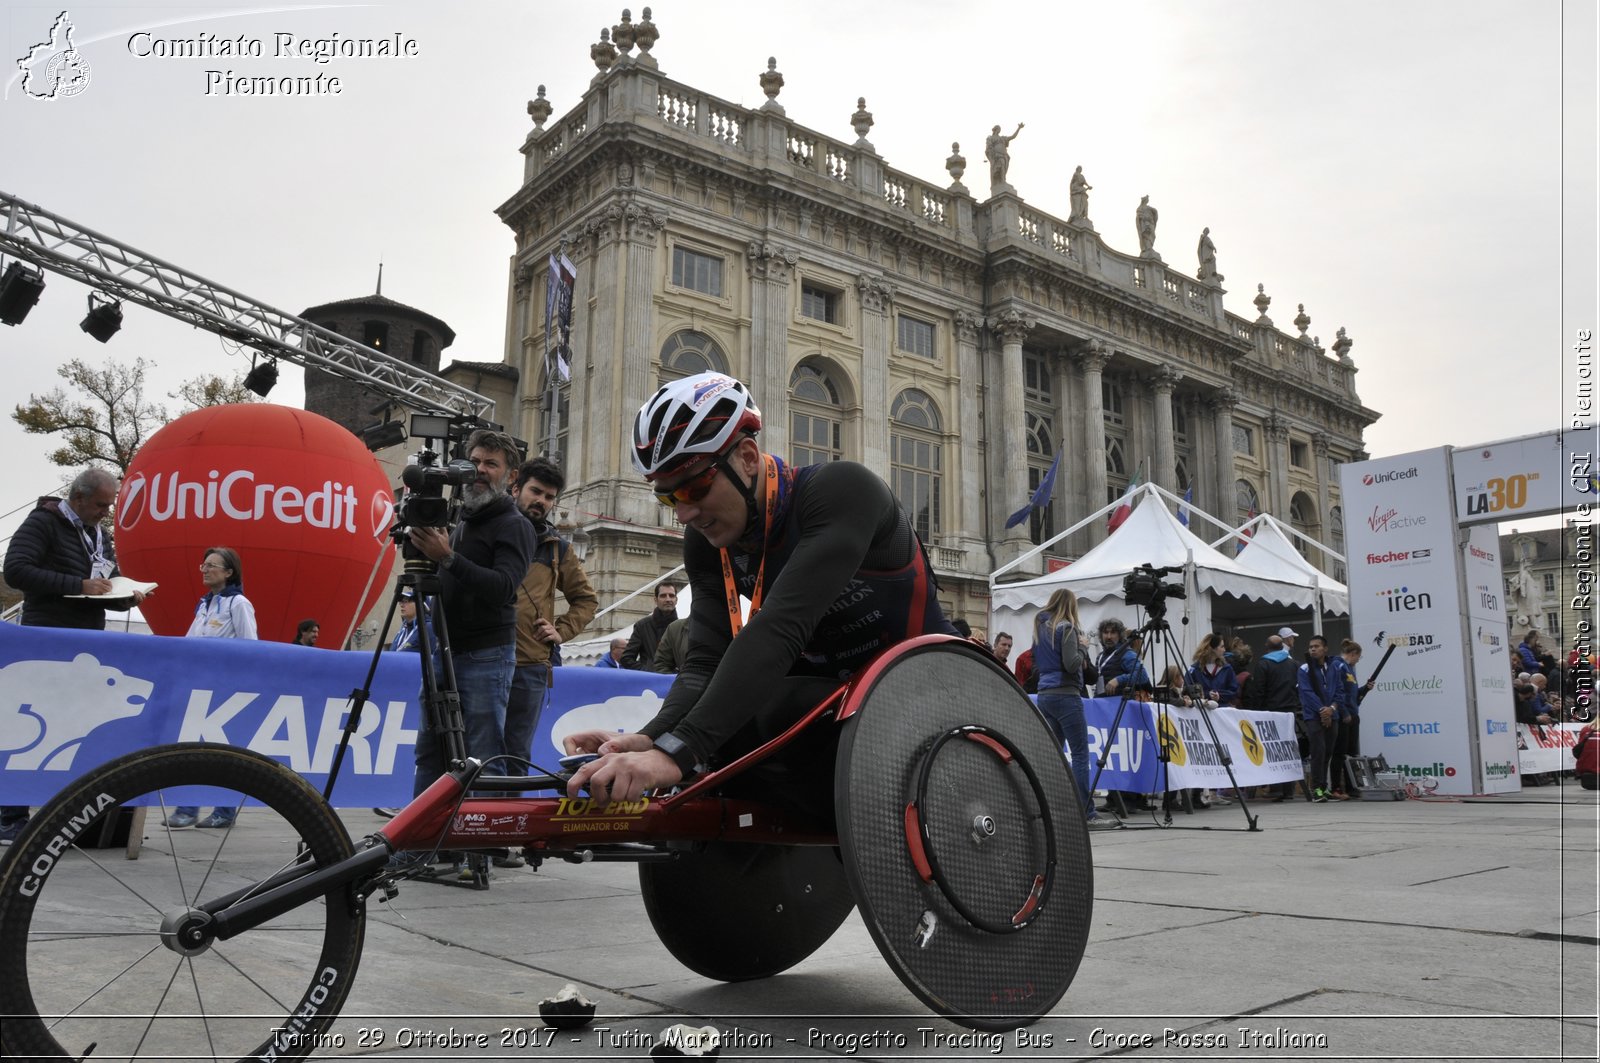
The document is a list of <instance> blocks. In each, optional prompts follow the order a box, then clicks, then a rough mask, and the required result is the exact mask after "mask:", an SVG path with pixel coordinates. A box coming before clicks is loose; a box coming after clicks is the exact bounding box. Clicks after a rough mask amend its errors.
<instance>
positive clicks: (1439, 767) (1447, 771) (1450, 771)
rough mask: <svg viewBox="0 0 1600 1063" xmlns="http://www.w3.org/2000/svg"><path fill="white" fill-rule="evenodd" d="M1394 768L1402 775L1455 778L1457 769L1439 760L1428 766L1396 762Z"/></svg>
mask: <svg viewBox="0 0 1600 1063" xmlns="http://www.w3.org/2000/svg"><path fill="white" fill-rule="evenodd" d="M1394 770H1395V771H1397V772H1399V773H1400V774H1401V775H1413V776H1425V777H1429V778H1442V779H1453V778H1455V777H1456V769H1455V768H1453V767H1451V766H1450V765H1448V764H1441V763H1439V762H1438V761H1437V760H1436V761H1434V762H1433V763H1432V764H1429V765H1428V766H1427V767H1424V768H1419V767H1417V766H1416V765H1414V764H1396V765H1395V766H1394Z"/></svg>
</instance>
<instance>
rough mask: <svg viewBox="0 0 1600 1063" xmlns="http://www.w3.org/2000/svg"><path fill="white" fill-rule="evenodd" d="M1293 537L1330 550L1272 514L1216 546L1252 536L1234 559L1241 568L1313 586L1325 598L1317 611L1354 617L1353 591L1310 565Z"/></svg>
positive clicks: (1260, 517) (1252, 519)
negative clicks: (1291, 539)
mask: <svg viewBox="0 0 1600 1063" xmlns="http://www.w3.org/2000/svg"><path fill="white" fill-rule="evenodd" d="M1291 534H1293V535H1296V536H1298V537H1299V538H1301V539H1303V540H1305V541H1306V542H1307V543H1308V544H1310V545H1311V546H1313V547H1318V548H1321V549H1323V550H1326V548H1325V547H1322V545H1321V544H1320V543H1318V542H1317V541H1316V540H1314V539H1312V538H1310V537H1309V536H1306V535H1301V534H1300V533H1299V532H1297V531H1293V529H1289V528H1285V527H1284V526H1283V524H1282V523H1281V522H1280V521H1279V520H1278V519H1277V518H1276V517H1274V516H1272V515H1271V514H1270V513H1262V514H1260V515H1259V516H1256V517H1253V518H1251V519H1250V520H1249V521H1246V522H1245V523H1244V524H1242V525H1240V526H1239V527H1238V528H1235V529H1234V530H1233V532H1231V533H1230V534H1228V535H1225V536H1223V537H1222V538H1221V539H1218V540H1217V541H1216V542H1214V543H1212V544H1211V545H1212V546H1214V547H1215V546H1220V545H1222V544H1223V543H1226V542H1228V541H1229V540H1236V539H1237V538H1239V537H1240V536H1243V535H1249V540H1248V542H1247V543H1246V545H1245V547H1244V549H1243V550H1240V551H1239V554H1238V556H1237V557H1235V558H1234V560H1235V561H1237V562H1238V563H1239V564H1240V565H1242V566H1244V567H1245V568H1247V569H1249V570H1250V571H1251V572H1255V573H1258V574H1259V575H1263V576H1271V577H1272V578H1274V579H1281V580H1289V581H1292V582H1297V583H1309V584H1310V585H1311V587H1312V588H1313V589H1314V590H1315V591H1316V592H1317V593H1318V594H1319V595H1320V596H1321V599H1322V600H1321V603H1320V604H1319V605H1318V606H1317V607H1316V610H1317V614H1318V615H1319V616H1320V615H1322V614H1323V613H1338V614H1340V615H1345V616H1347V615H1349V613H1350V588H1348V587H1346V586H1345V585H1344V584H1343V583H1340V582H1339V581H1338V580H1336V579H1334V578H1333V577H1332V576H1330V575H1328V574H1327V573H1326V572H1323V571H1322V570H1321V569H1319V568H1317V566H1315V565H1313V564H1312V563H1311V562H1309V561H1307V560H1306V559H1305V558H1304V557H1302V556H1301V554H1300V551H1299V550H1296V549H1295V547H1294V543H1293V542H1291V541H1290V539H1289V536H1290V535H1291Z"/></svg>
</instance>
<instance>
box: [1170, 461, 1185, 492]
mask: <svg viewBox="0 0 1600 1063" xmlns="http://www.w3.org/2000/svg"><path fill="white" fill-rule="evenodd" d="M1173 483H1175V484H1177V485H1178V494H1180V495H1181V494H1183V493H1184V492H1185V491H1187V490H1189V462H1188V461H1187V460H1186V459H1184V458H1179V459H1178V464H1177V467H1176V468H1174V469H1173Z"/></svg>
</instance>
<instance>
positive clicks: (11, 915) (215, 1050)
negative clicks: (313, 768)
mask: <svg viewBox="0 0 1600 1063" xmlns="http://www.w3.org/2000/svg"><path fill="white" fill-rule="evenodd" d="M194 804H202V805H211V804H219V805H222V806H224V807H228V806H241V807H240V810H239V813H238V817H237V819H236V820H235V822H234V825H233V826H232V827H230V828H228V829H225V830H216V829H212V830H196V829H192V828H191V829H187V830H175V829H170V828H168V827H167V826H166V820H167V817H168V816H169V815H170V814H171V813H172V812H173V810H174V809H175V808H176V807H177V806H178V805H194ZM124 806H134V807H142V809H143V816H144V818H143V825H142V829H141V834H142V838H143V841H142V845H141V847H140V849H139V852H138V857H137V859H129V858H128V857H127V855H126V854H125V851H124V849H123V848H122V847H121V845H120V844H119V847H118V848H114V849H112V848H93V847H91V846H92V845H93V844H94V843H95V842H96V841H97V840H103V839H104V838H105V836H106V835H107V834H108V833H110V831H108V830H106V829H105V827H106V825H107V824H108V823H110V824H113V825H114V824H115V822H116V821H117V820H118V819H120V820H121V821H122V822H123V823H127V821H128V820H130V819H135V817H134V814H133V813H130V812H126V811H123V808H124ZM135 822H137V820H136V819H135ZM351 852H352V848H351V844H350V838H349V835H348V833H347V832H346V831H345V829H344V826H343V824H341V823H340V822H339V819H338V817H337V816H336V815H335V814H334V812H333V810H332V809H331V808H329V807H328V805H327V803H326V802H324V801H323V800H322V797H321V795H320V794H318V793H317V792H316V791H315V790H313V789H312V788H311V787H310V786H309V785H308V784H307V783H306V782H305V780H303V779H301V778H300V777H299V776H298V775H296V774H295V773H293V772H292V771H290V770H288V769H287V768H285V767H283V766H281V765H279V764H278V763H276V762H275V761H272V760H270V759H268V758H266V757H263V756H260V755H259V754H255V753H251V752H249V751H248V750H242V749H233V748H229V747H226V746H213V745H176V746H162V747H158V748H155V749H149V750H143V751H140V752H137V753H132V754H130V755H128V756H126V757H122V758H120V759H118V760H115V761H112V762H110V763H109V764H106V765H103V766H101V767H99V768H96V769H94V770H92V771H90V772H89V773H88V774H86V775H85V776H83V777H82V778H80V779H78V780H76V781H75V782H73V783H72V784H71V785H70V786H69V787H68V788H67V789H66V790H64V791H62V793H61V794H59V795H57V796H56V798H55V799H54V800H52V801H51V802H50V803H49V804H47V805H45V806H44V807H43V808H41V809H40V810H39V811H38V812H37V813H36V814H35V815H34V817H33V819H32V820H31V821H30V822H29V824H28V827H27V829H26V831H25V832H24V833H23V835H22V836H21V837H20V838H19V839H18V840H17V841H16V843H15V844H13V845H12V846H11V848H10V851H9V852H8V853H7V854H6V856H5V858H4V862H3V863H0V1013H3V1014H5V1015H6V1020H5V1023H4V1028H3V1033H0V1041H3V1047H4V1049H5V1052H6V1054H7V1055H8V1056H10V1057H11V1058H21V1059H46V1058H49V1059H78V1058H80V1057H82V1056H84V1055H86V1054H88V1053H89V1052H90V1051H91V1050H92V1058H93V1059H94V1060H95V1061H96V1063H98V1061H100V1060H105V1059H111V1060H118V1059H121V1060H132V1059H143V1060H149V1059H178V1058H184V1059H210V1060H235V1059H245V1058H257V1057H267V1058H274V1059H284V1060H292V1059H301V1058H303V1057H304V1056H305V1055H306V1054H307V1053H308V1052H310V1051H312V1050H314V1049H316V1048H318V1047H319V1044H318V1037H319V1035H320V1034H321V1033H322V1032H323V1031H325V1030H326V1029H327V1027H328V1026H329V1024H331V1023H332V1021H333V1020H334V1018H335V1017H336V1016H337V1015H338V1012H339V1007H340V1005H342V1004H343V1002H344V999H345V997H346V995H347V994H348V993H349V990H350V985H351V982H352V980H353V979H354V977H355V972H356V965H357V962H358V960H359V958H360V954H361V943H362V937H363V932H364V928H365V919H364V911H363V909H362V908H361V906H360V904H359V902H358V901H356V900H355V899H354V898H353V897H352V896H351V895H350V894H349V893H348V892H345V891H339V892H337V893H335V894H334V895H331V896H329V897H326V898H323V899H320V900H317V901H314V902H312V903H309V904H306V905H303V906H301V907H300V908H297V909H295V910H293V911H290V912H288V913H286V914H284V915H282V916H279V917H277V918H275V919H272V920H269V921H268V922H266V923H263V924H262V925H261V926H259V927H257V928H255V929H253V930H249V931H246V932H244V933H242V934H240V935H239V936H237V937H234V938H231V939H229V940H226V941H223V940H207V939H206V935H205V933H204V929H203V928H204V925H205V917H204V914H203V913H201V912H200V911H199V910H198V908H197V906H198V905H199V904H200V903H202V902H204V901H207V900H210V899H214V898H218V897H222V896H224V895H227V894H230V893H235V892H237V891H239V890H241V889H243V888H245V887H248V886H250V885H251V884H253V883H256V882H259V881H261V880H263V879H266V878H267V877H269V876H270V875H272V874H274V873H276V872H278V871H280V870H282V869H284V868H287V867H289V866H290V865H292V864H294V863H296V862H303V861H307V860H309V861H312V862H314V863H315V864H316V865H317V866H325V865H328V864H332V863H335V862H336V861H338V860H340V859H343V858H344V857H346V856H349V855H350V854H351Z"/></svg>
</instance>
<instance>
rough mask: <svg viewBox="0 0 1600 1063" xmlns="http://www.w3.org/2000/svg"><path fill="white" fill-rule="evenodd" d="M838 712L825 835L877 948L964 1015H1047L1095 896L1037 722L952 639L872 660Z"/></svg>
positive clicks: (1078, 948) (936, 1002) (918, 986)
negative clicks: (837, 850)
mask: <svg viewBox="0 0 1600 1063" xmlns="http://www.w3.org/2000/svg"><path fill="white" fill-rule="evenodd" d="M852 708H853V711H851V709H852ZM846 715H847V719H846V720H845V723H844V733H843V734H842V735H841V736H840V743H839V766H838V772H837V775H836V787H837V789H836V800H837V804H838V815H839V842H840V846H841V848H842V850H843V852H844V856H845V874H846V875H847V876H848V878H849V880H850V885H851V888H852V890H853V891H854V893H855V896H856V903H857V905H858V906H859V908H860V909H861V914H862V918H863V920H864V921H865V923H866V925H867V929H868V931H869V932H870V933H871V934H872V937H873V939H874V940H875V941H876V942H877V944H878V948H879V950H880V951H881V952H882V953H883V956H884V959H885V960H887V961H888V963H889V966H890V967H891V968H892V969H893V970H894V972H895V974H896V975H897V976H898V977H899V978H900V980H901V982H903V983H904V984H905V986H906V988H908V989H910V990H911V992H912V993H914V994H915V995H916V996H917V997H918V999H920V1000H921V1001H922V1002H923V1003H925V1004H927V1005H928V1006H929V1007H930V1008H932V1009H933V1010H934V1011H936V1012H938V1013H939V1014H941V1015H944V1016H945V1017H946V1018H949V1019H951V1020H952V1021H954V1022H957V1023H960V1024H962V1025H965V1026H971V1027H974V1028H976V1029H984V1030H1009V1029H1013V1028H1015V1027H1018V1026H1023V1025H1026V1024H1028V1023H1030V1022H1033V1021H1035V1020H1037V1019H1039V1018H1040V1017H1042V1016H1043V1015H1046V1014H1048V1013H1049V1011H1050V1009H1051V1008H1052V1007H1054V1006H1055V1004H1056V1003H1057V1002H1058V1001H1059V1000H1060V999H1061V997H1062V996H1063V995H1064V994H1065V993H1066V991H1067V988H1068V987H1069V986H1070V985H1071V984H1072V979H1073V977H1074V976H1075V975H1076V973H1077V969H1078V964H1079V962H1080V961H1081V960H1082V958H1083V952H1084V947H1085V945H1086V943H1087V941H1088V935H1089V920H1090V915H1091V913H1092V910H1093V901H1094V881H1093V866H1092V860H1091V856H1090V850H1089V837H1088V831H1087V829H1086V827H1085V826H1084V822H1083V817H1082V815H1081V813H1078V811H1077V810H1078V809H1079V808H1080V807H1081V803H1080V802H1079V800H1078V796H1077V791H1076V789H1075V788H1074V786H1073V782H1072V777H1071V774H1070V772H1069V771H1068V769H1067V765H1066V760H1065V758H1063V757H1062V755H1061V750H1060V749H1059V748H1058V747H1057V745H1056V742H1055V737H1054V735H1053V734H1052V733H1051V731H1050V728H1049V725H1048V724H1047V723H1046V722H1045V720H1044V718H1043V717H1042V716H1040V715H1039V712H1038V710H1037V709H1035V708H1034V706H1033V703H1032V702H1030V701H1029V700H1028V698H1027V696H1026V695H1025V694H1023V693H1022V691H1021V689H1020V688H1019V687H1017V686H1016V684H1015V683H1014V682H1012V681H1011V679H1010V677H1008V676H1006V675H1005V674H1004V673H1003V672H1002V671H1001V670H1000V668H999V667H998V666H997V665H995V664H994V663H993V662H992V661H990V660H988V659H987V658H985V657H984V656H981V655H980V654H979V653H978V652H977V651H976V650H974V649H969V648H967V647H965V646H964V645H963V644H962V643H959V642H955V641H934V642H926V643H918V644H913V645H910V646H909V647H908V648H906V649H904V650H902V651H899V652H894V653H891V654H889V655H886V656H885V657H884V658H882V659H880V661H879V662H878V663H877V664H875V665H874V666H873V668H872V669H870V670H869V672H868V673H867V674H866V675H865V676H863V678H862V680H861V681H860V682H859V684H858V688H857V689H856V690H854V691H852V693H851V697H850V704H849V705H848V706H847V710H846Z"/></svg>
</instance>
